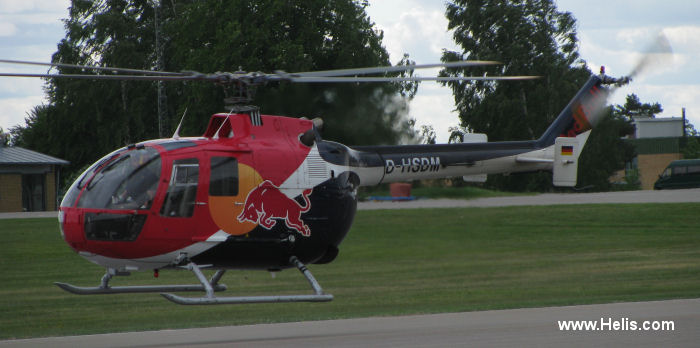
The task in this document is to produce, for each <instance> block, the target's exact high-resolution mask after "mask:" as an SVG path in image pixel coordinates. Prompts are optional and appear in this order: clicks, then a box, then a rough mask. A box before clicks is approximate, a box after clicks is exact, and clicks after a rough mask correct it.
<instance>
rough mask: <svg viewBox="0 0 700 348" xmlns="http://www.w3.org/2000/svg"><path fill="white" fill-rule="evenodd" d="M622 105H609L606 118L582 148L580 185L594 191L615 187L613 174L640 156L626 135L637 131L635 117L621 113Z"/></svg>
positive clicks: (604, 117)
mask: <svg viewBox="0 0 700 348" xmlns="http://www.w3.org/2000/svg"><path fill="white" fill-rule="evenodd" d="M622 108H623V107H622V106H620V105H617V106H614V107H606V108H605V110H604V111H603V115H604V116H603V118H602V119H601V120H600V121H599V123H598V125H596V128H595V129H594V130H593V131H592V132H591V135H590V136H589V138H588V142H586V146H585V147H584V148H583V152H582V153H581V157H580V160H579V166H578V186H579V187H591V188H592V189H593V190H595V191H608V190H610V189H611V188H612V185H611V183H610V177H611V176H612V175H613V174H614V173H615V172H617V171H619V170H621V169H624V168H625V165H626V164H627V163H630V162H632V159H634V157H635V156H636V155H637V153H636V150H635V147H634V145H632V144H631V143H629V142H626V141H624V139H623V137H626V136H628V135H631V134H634V125H633V124H632V120H631V119H630V118H628V117H627V116H626V115H625V114H624V113H622V112H621V110H622Z"/></svg>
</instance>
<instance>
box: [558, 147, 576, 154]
mask: <svg viewBox="0 0 700 348" xmlns="http://www.w3.org/2000/svg"><path fill="white" fill-rule="evenodd" d="M561 155H562V156H573V155H574V147H573V146H562V147H561Z"/></svg>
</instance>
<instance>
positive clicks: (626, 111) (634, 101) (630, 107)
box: [615, 93, 664, 120]
mask: <svg viewBox="0 0 700 348" xmlns="http://www.w3.org/2000/svg"><path fill="white" fill-rule="evenodd" d="M662 111H664V109H663V108H662V107H661V104H659V103H642V102H640V101H639V97H637V95H636V94H634V93H632V94H628V95H627V97H626V98H625V104H624V105H617V106H616V107H615V112H616V113H617V114H619V115H621V116H624V117H627V118H629V119H630V120H631V119H632V117H655V116H656V114H659V113H661V112H662Z"/></svg>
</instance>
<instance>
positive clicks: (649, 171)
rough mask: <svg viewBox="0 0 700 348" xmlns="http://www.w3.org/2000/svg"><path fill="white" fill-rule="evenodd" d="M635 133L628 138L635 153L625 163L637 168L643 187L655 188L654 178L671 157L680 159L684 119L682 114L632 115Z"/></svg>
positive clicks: (655, 178) (672, 159)
mask: <svg viewBox="0 0 700 348" xmlns="http://www.w3.org/2000/svg"><path fill="white" fill-rule="evenodd" d="M632 123H633V124H634V127H635V133H634V136H633V138H632V139H628V141H629V142H631V143H632V144H633V145H634V146H635V148H636V150H637V157H636V158H635V159H634V161H633V162H632V163H631V164H630V165H629V166H628V169H629V168H634V169H636V170H637V173H638V175H639V181H640V184H641V188H642V189H643V190H651V189H653V188H654V182H656V180H657V179H658V178H659V175H660V174H661V173H662V172H663V171H664V169H665V168H666V166H667V165H668V164H669V163H671V161H674V160H678V159H682V158H683V155H682V154H681V148H682V146H683V145H684V141H685V138H684V128H685V120H684V118H682V117H658V118H652V117H633V118H632Z"/></svg>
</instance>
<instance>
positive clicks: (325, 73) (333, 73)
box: [277, 60, 501, 77]
mask: <svg viewBox="0 0 700 348" xmlns="http://www.w3.org/2000/svg"><path fill="white" fill-rule="evenodd" d="M497 64H501V62H496V61H490V60H462V61H457V62H447V63H437V64H419V65H396V66H380V67H373V68H356V69H337V70H323V71H307V72H298V73H289V74H288V75H291V76H292V77H311V76H324V77H332V76H347V75H366V74H378V73H388V72H396V71H406V70H412V69H428V68H454V67H462V66H480V65H497ZM277 73H279V74H280V75H285V74H287V73H284V72H281V71H280V72H277Z"/></svg>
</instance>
